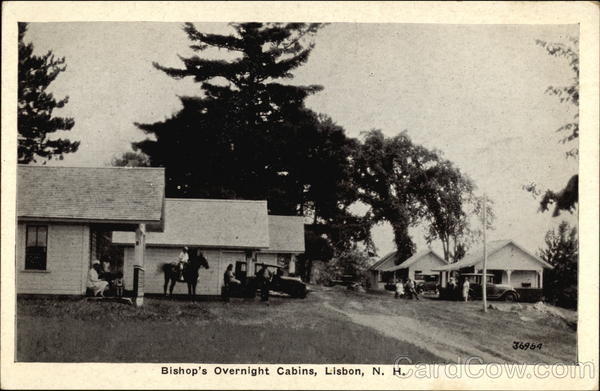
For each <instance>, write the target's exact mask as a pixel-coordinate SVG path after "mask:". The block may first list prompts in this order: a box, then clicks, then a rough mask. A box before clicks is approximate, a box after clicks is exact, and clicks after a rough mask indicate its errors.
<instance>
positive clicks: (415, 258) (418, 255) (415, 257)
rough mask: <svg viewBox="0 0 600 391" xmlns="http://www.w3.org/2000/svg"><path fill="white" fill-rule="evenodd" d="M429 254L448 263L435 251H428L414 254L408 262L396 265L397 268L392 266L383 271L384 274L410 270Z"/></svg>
mask: <svg viewBox="0 0 600 391" xmlns="http://www.w3.org/2000/svg"><path fill="white" fill-rule="evenodd" d="M429 254H433V256H435V257H436V258H438V259H439V260H440V261H442V262H443V263H447V262H446V260H445V259H444V258H442V257H440V256H439V255H438V254H437V253H436V252H435V251H433V250H430V249H428V250H425V251H421V252H417V253H415V254H413V256H412V257H410V258H408V259H407V260H406V261H404V262H402V263H401V264H399V265H396V266H392V267H390V268H387V269H385V270H382V271H384V272H393V271H396V270H400V269H406V268H409V267H410V266H411V265H413V264H414V263H416V262H418V261H419V260H420V259H421V258H423V257H424V256H426V255H429Z"/></svg>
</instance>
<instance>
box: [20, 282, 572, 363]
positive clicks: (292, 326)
mask: <svg viewBox="0 0 600 391" xmlns="http://www.w3.org/2000/svg"><path fill="white" fill-rule="evenodd" d="M502 305H503V303H502ZM502 305H498V308H502ZM509 306H510V305H509ZM506 308H508V309H506ZM568 315H569V316H575V317H576V313H570V314H568ZM513 341H523V342H535V343H536V344H537V343H542V344H543V346H544V348H543V350H542V351H531V350H527V351H524V350H515V349H513V348H512V344H513ZM474 355H475V356H478V357H483V358H484V360H485V361H486V362H491V361H494V362H525V363H536V362H545V363H555V362H563V363H570V362H574V361H575V360H576V331H575V330H574V329H573V323H572V322H571V323H570V322H566V321H564V320H563V319H561V318H557V317H552V316H549V315H548V314H544V313H540V312H536V311H532V310H530V309H529V307H528V306H527V305H524V306H523V307H522V308H521V309H519V310H514V311H513V310H511V309H510V308H509V307H505V309H504V310H495V309H492V310H489V311H488V312H487V313H483V312H482V311H481V302H473V303H461V302H447V301H438V300H427V299H425V300H421V301H411V300H402V299H400V300H395V299H394V298H393V297H391V296H389V295H385V294H384V295H373V294H365V293H356V292H350V291H346V290H340V289H320V290H317V291H316V292H313V293H311V294H309V296H308V297H307V298H306V299H303V300H300V299H289V298H284V297H273V298H272V299H271V300H270V305H269V306H266V305H265V304H264V303H261V302H260V301H258V300H244V299H233V300H232V301H231V302H230V303H223V302H220V301H218V300H212V301H196V302H191V301H182V300H169V299H162V298H146V300H145V304H144V306H143V307H141V308H137V307H134V306H130V305H124V304H118V303H111V302H100V301H88V300H87V299H85V298H82V299H78V300H61V299H57V298H51V299H40V298H19V299H18V301H17V357H16V358H17V361H25V362H31V361H35V362H160V363H167V362H182V363H187V362H190V363H191V362H193V363H281V364H284V363H288V364H293V363H314V364H328V363H347V364H352V363H362V364H393V363H394V361H395V359H396V358H398V357H399V356H406V357H411V359H413V362H427V363H434V362H456V360H457V357H463V358H465V357H467V356H474Z"/></svg>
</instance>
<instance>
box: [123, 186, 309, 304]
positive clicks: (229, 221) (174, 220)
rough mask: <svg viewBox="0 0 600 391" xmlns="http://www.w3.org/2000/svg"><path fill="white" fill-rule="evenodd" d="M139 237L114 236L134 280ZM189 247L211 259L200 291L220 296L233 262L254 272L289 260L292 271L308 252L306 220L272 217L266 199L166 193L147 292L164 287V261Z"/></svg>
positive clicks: (152, 243)
mask: <svg viewBox="0 0 600 391" xmlns="http://www.w3.org/2000/svg"><path fill="white" fill-rule="evenodd" d="M134 240H135V238H134V236H133V234H132V233H130V232H113V235H112V242H113V244H114V245H117V246H122V247H123V248H124V259H125V261H124V262H125V265H126V268H125V270H126V273H125V275H124V278H125V282H126V284H127V283H129V284H131V283H132V282H133V275H132V274H130V273H127V271H128V270H129V268H128V265H132V264H133V262H134V251H133V244H134ZM184 246H187V247H189V248H190V249H199V250H200V251H202V254H203V255H204V257H205V258H206V259H207V261H208V265H209V268H208V269H206V268H200V270H199V276H198V285H197V290H196V293H197V294H199V295H209V296H215V295H219V294H220V292H221V286H222V284H223V274H224V273H225V270H226V268H227V266H228V265H229V264H232V265H234V267H235V265H236V262H238V261H239V262H245V263H246V267H247V270H248V271H250V272H251V273H252V272H254V270H255V269H256V266H255V265H256V264H257V263H267V264H272V265H281V266H286V262H287V270H288V271H289V270H290V269H289V268H290V264H292V265H293V261H292V260H293V258H294V256H295V255H297V254H299V253H302V252H304V225H303V221H302V218H301V217H295V216H269V215H268V211H267V201H248V200H215V199H171V198H167V199H166V202H165V230H164V232H152V233H148V234H147V236H146V252H145V255H146V259H145V264H144V269H145V291H146V293H153V294H163V293H164V292H165V278H164V271H163V265H164V264H165V263H174V262H176V261H177V257H178V255H179V253H180V252H181V250H182V248H183V247H184ZM287 260H289V261H287ZM292 268H293V266H292ZM173 294H187V286H186V284H185V283H177V284H176V285H175V289H174V290H173Z"/></svg>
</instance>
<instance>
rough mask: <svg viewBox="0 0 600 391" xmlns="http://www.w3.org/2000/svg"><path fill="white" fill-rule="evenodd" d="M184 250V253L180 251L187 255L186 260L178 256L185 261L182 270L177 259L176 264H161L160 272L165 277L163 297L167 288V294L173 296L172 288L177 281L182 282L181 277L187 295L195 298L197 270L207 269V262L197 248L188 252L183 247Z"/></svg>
mask: <svg viewBox="0 0 600 391" xmlns="http://www.w3.org/2000/svg"><path fill="white" fill-rule="evenodd" d="M185 249H186V251H185V252H184V251H182V253H185V255H187V259H186V257H185V256H183V255H182V254H180V256H182V259H185V260H186V261H187V262H184V263H185V264H186V267H185V268H183V270H182V269H181V268H180V265H181V263H180V262H179V258H178V261H177V262H169V263H163V264H162V266H161V268H162V271H163V273H164V275H165V285H164V293H165V296H166V295H167V288H168V292H169V293H170V294H171V295H172V294H173V288H174V287H175V283H176V282H177V281H182V280H181V277H183V282H186V283H187V286H188V294H189V295H190V296H195V295H196V285H197V284H198V276H199V269H200V268H201V267H203V268H205V269H208V268H209V265H208V260H207V259H206V257H205V256H204V254H203V253H202V251H200V249H199V248H192V249H191V251H189V250H188V249H187V247H185ZM188 253H189V255H188Z"/></svg>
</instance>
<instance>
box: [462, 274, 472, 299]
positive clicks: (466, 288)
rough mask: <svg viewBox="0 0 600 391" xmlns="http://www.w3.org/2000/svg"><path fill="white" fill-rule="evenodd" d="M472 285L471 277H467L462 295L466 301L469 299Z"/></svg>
mask: <svg viewBox="0 0 600 391" xmlns="http://www.w3.org/2000/svg"><path fill="white" fill-rule="evenodd" d="M470 287H471V284H470V283H469V279H468V278H465V282H463V285H462V296H463V299H464V301H469V288H470Z"/></svg>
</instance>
